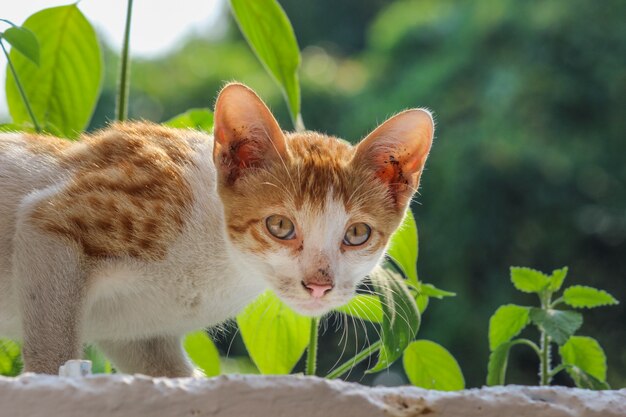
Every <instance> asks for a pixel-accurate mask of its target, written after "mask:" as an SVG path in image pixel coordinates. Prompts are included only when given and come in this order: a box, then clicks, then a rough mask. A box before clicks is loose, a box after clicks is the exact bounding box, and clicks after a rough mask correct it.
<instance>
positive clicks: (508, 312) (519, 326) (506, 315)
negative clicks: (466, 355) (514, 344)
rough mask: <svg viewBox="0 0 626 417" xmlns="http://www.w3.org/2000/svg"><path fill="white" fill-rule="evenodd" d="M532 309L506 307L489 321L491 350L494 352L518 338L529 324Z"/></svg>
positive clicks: (500, 309)
mask: <svg viewBox="0 0 626 417" xmlns="http://www.w3.org/2000/svg"><path fill="white" fill-rule="evenodd" d="M529 312H530V308H529V307H522V306H518V305H514V304H508V305H504V306H502V307H500V308H498V309H497V310H496V312H495V313H494V314H493V316H491V319H489V349H490V350H494V349H496V348H497V347H498V346H500V345H501V344H503V343H506V342H508V341H509V340H511V339H512V338H514V337H515V336H517V335H518V334H519V333H520V332H521V331H522V330H523V329H524V328H525V327H526V326H527V325H528V322H529V318H528V315H529Z"/></svg>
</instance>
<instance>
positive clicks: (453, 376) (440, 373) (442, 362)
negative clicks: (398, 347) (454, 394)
mask: <svg viewBox="0 0 626 417" xmlns="http://www.w3.org/2000/svg"><path fill="white" fill-rule="evenodd" d="M402 362H403V364H404V371H405V372H406V375H407V376H408V377H409V381H411V384H413V385H415V386H418V387H422V388H427V389H436V390H441V391H454V390H461V389H463V388H465V379H464V378H463V373H462V372H461V368H460V367H459V364H458V362H457V361H456V359H454V356H452V355H451V354H450V352H448V351H447V350H446V349H445V348H444V347H443V346H441V345H439V344H437V343H435V342H431V341H430V340H416V341H415V342H412V343H411V344H410V345H409V346H408V347H407V348H406V350H405V351H404V356H403V358H402Z"/></svg>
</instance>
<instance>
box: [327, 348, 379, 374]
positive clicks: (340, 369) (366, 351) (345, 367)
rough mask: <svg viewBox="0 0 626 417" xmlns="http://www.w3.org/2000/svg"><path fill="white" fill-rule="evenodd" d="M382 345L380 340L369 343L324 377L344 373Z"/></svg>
mask: <svg viewBox="0 0 626 417" xmlns="http://www.w3.org/2000/svg"><path fill="white" fill-rule="evenodd" d="M382 345H383V342H382V341H380V340H378V341H377V342H375V343H372V344H371V345H370V347H368V348H367V349H364V350H362V351H360V352H359V353H357V354H356V355H355V356H354V357H353V358H352V359H348V360H347V361H346V362H344V363H343V364H342V365H340V366H338V367H337V368H336V369H335V370H334V371H332V372H331V373H329V374H328V375H326V378H328V379H335V378H339V377H340V376H341V375H343V374H345V373H346V372H348V371H349V370H350V369H352V368H353V367H354V366H356V365H357V364H358V363H360V362H362V361H364V360H365V359H367V358H368V357H369V356H370V355H371V354H372V353H374V352H376V351H377V350H379V349H380V348H381V346H382Z"/></svg>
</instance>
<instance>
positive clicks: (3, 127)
mask: <svg viewBox="0 0 626 417" xmlns="http://www.w3.org/2000/svg"><path fill="white" fill-rule="evenodd" d="M24 130H27V129H26V128H25V127H24V126H20V125H16V124H13V123H2V124H0V132H22V131H24ZM28 130H29V131H30V130H32V129H28Z"/></svg>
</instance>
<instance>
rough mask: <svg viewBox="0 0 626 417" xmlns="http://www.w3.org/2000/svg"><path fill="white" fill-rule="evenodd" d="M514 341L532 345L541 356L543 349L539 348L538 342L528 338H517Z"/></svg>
mask: <svg viewBox="0 0 626 417" xmlns="http://www.w3.org/2000/svg"><path fill="white" fill-rule="evenodd" d="M513 343H514V344H516V345H517V344H523V345H527V346H530V347H531V348H532V349H533V350H534V351H535V353H536V354H537V356H539V357H541V349H539V346H537V344H536V343H534V342H533V341H531V340H528V339H516V340H514V341H513Z"/></svg>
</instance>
